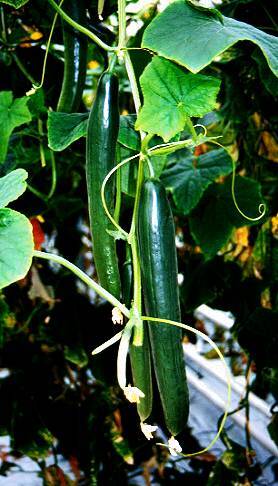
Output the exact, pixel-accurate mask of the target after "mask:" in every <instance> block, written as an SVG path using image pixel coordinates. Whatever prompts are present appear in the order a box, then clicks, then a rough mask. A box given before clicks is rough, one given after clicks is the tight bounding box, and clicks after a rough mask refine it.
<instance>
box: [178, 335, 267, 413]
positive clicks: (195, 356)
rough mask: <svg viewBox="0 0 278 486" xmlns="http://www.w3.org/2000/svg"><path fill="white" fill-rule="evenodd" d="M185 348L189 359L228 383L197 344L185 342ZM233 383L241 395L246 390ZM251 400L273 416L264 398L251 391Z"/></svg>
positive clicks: (256, 406) (251, 403)
mask: <svg viewBox="0 0 278 486" xmlns="http://www.w3.org/2000/svg"><path fill="white" fill-rule="evenodd" d="M183 350H184V353H185V356H187V357H188V358H189V359H191V360H192V361H194V363H196V364H197V365H198V366H200V368H202V369H203V370H205V371H207V372H208V373H209V374H210V375H213V376H214V377H215V378H216V379H217V380H219V381H221V382H222V383H223V384H224V385H225V384H226V379H225V376H224V374H222V373H220V372H219V370H218V369H216V367H214V366H211V364H212V363H211V360H207V359H206V358H203V356H201V355H200V354H199V353H198V352H197V351H196V349H195V346H194V345H193V344H191V343H186V344H183ZM231 385H232V391H233V392H235V393H236V394H237V395H239V397H241V396H242V395H243V394H244V392H245V388H244V386H241V385H239V384H238V383H236V382H235V380H233V379H232V380H231ZM249 402H250V405H251V406H253V407H255V408H256V409H257V410H260V412H262V413H263V414H264V415H265V416H266V417H267V418H268V419H270V418H271V417H272V415H271V413H270V411H269V405H267V404H266V403H265V402H264V400H262V399H261V398H259V397H257V396H256V395H255V394H254V393H252V392H250V394H249Z"/></svg>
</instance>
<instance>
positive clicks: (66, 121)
mask: <svg viewBox="0 0 278 486" xmlns="http://www.w3.org/2000/svg"><path fill="white" fill-rule="evenodd" d="M88 116H89V114H88V113H61V112H56V111H49V112H48V146H49V148H51V149H52V150H55V151H57V152H60V151H61V150H64V149H65V148H67V147H68V146H69V145H71V144H72V143H73V142H75V141H76V140H78V139H79V138H81V137H85V136H86V132H87V124H88Z"/></svg>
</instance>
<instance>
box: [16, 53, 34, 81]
mask: <svg viewBox="0 0 278 486" xmlns="http://www.w3.org/2000/svg"><path fill="white" fill-rule="evenodd" d="M11 56H12V58H13V60H14V62H15V63H16V65H17V67H18V68H19V69H20V71H21V72H22V74H23V75H24V76H25V78H26V79H28V81H30V83H31V84H36V81H35V79H34V78H33V76H32V75H31V74H30V73H29V72H28V71H27V69H26V67H25V66H24V64H23V63H22V62H21V60H20V59H19V57H18V56H17V54H15V53H14V52H11Z"/></svg>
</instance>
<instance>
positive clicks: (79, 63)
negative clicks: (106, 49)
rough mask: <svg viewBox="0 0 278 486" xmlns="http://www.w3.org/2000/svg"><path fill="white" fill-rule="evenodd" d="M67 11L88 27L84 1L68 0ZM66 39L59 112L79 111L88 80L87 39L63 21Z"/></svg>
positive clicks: (66, 3)
mask: <svg viewBox="0 0 278 486" xmlns="http://www.w3.org/2000/svg"><path fill="white" fill-rule="evenodd" d="M64 8H65V11H66V12H67V14H68V15H69V16H70V17H72V18H73V19H74V20H75V21H76V22H78V23H79V24H81V25H86V9H85V1H84V0H78V1H76V0H67V1H66V2H65V7H64ZM62 26H63V39H64V48H65V51H64V75H63V83H62V88H61V93H60V97H59V100H58V104H57V111H61V112H63V113H73V112H75V111H78V108H79V105H80V103H81V100H82V93H83V89H84V85H85V80H86V67H87V46H88V42H87V38H86V37H85V36H84V35H82V34H81V33H80V32H77V31H76V30H75V29H73V28H72V27H71V26H70V25H69V24H68V23H66V22H63V21H62Z"/></svg>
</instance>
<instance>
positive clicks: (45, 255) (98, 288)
mask: <svg viewBox="0 0 278 486" xmlns="http://www.w3.org/2000/svg"><path fill="white" fill-rule="evenodd" d="M33 256H34V257H38V258H43V259H45V260H50V261H52V262H55V263H59V264H60V265H63V266H64V267H66V268H67V269H68V270H70V271H71V272H73V273H74V274H75V275H76V277H78V278H80V280H82V281H83V282H84V283H85V284H86V285H88V287H90V288H92V289H93V290H94V291H95V292H96V293H97V294H98V295H100V296H101V297H102V298H103V299H105V300H107V301H108V302H110V304H111V305H113V306H114V307H117V308H118V309H120V311H121V312H122V314H123V315H124V316H126V317H127V318H128V319H129V317H130V312H129V310H128V309H127V308H126V307H125V305H123V304H122V303H121V302H120V301H119V300H118V299H116V297H114V296H113V295H112V294H110V292H107V290H105V289H104V288H103V287H101V286H100V285H99V284H98V283H96V282H95V281H94V280H92V279H91V278H90V277H89V276H88V275H87V274H86V273H85V272H83V271H82V270H80V268H78V267H77V266H76V265H74V264H73V263H71V262H69V261H68V260H66V258H63V257H61V256H59V255H55V254H54V253H45V252H43V251H38V250H34V252H33Z"/></svg>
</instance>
